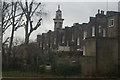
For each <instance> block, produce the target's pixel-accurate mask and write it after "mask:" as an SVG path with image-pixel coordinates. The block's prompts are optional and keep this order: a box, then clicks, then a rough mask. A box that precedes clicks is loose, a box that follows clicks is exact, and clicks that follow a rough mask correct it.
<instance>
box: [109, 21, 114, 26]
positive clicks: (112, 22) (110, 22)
mask: <svg viewBox="0 0 120 80" xmlns="http://www.w3.org/2000/svg"><path fill="white" fill-rule="evenodd" d="M108 26H109V27H113V26H114V19H110V20H109V21H108Z"/></svg>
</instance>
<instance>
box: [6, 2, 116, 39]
mask: <svg viewBox="0 0 120 80" xmlns="http://www.w3.org/2000/svg"><path fill="white" fill-rule="evenodd" d="M42 4H45V7H44V8H45V11H47V12H48V15H47V16H46V17H44V18H43V21H42V25H41V26H40V28H38V29H37V30H36V31H35V32H33V34H32V35H31V37H30V39H36V37H37V34H41V33H43V32H47V31H48V30H53V29H54V26H53V24H54V21H53V18H54V17H55V12H56V10H57V6H58V4H60V6H61V10H62V14H63V19H64V22H63V27H64V26H69V27H70V26H72V25H73V23H87V22H88V21H89V17H90V16H95V14H96V13H97V10H98V9H101V10H104V11H105V12H106V11H107V10H109V11H118V6H117V5H118V3H117V2H109V3H107V2H44V3H42ZM107 5H108V6H107ZM9 31H10V29H9V30H8V31H7V32H6V34H5V37H7V36H9V35H10V32H9ZM15 33H16V34H15V36H17V37H18V36H19V37H21V38H24V29H23V28H21V29H19V30H18V31H17V32H15Z"/></svg>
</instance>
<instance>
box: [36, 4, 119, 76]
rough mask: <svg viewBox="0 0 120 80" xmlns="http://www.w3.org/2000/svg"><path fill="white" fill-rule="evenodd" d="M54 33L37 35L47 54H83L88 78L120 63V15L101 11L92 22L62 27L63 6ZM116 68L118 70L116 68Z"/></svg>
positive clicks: (83, 67) (57, 15)
mask: <svg viewBox="0 0 120 80" xmlns="http://www.w3.org/2000/svg"><path fill="white" fill-rule="evenodd" d="M53 20H54V31H48V32H47V33H43V34H42V35H38V36H37V42H38V44H39V46H40V47H41V48H42V51H43V52H44V53H48V52H49V51H53V52H60V51H67V52H70V51H73V52H80V53H81V52H82V53H83V55H82V56H81V57H80V63H81V68H82V73H83V74H84V75H94V74H95V73H96V72H97V73H99V74H101V73H107V72H109V71H110V70H111V69H113V67H114V66H115V65H118V63H120V62H119V59H120V57H119V54H120V53H119V49H118V48H119V44H120V43H119V39H120V32H119V31H120V28H119V22H120V12H115V11H107V13H106V14H105V13H104V11H102V10H101V11H100V10H98V13H97V14H96V15H95V17H90V20H89V22H88V23H83V24H79V23H74V24H73V26H71V27H65V28H62V24H63V20H64V19H62V11H61V10H60V6H58V10H57V11H56V17H55V18H54V19H53ZM116 69H118V68H117V67H116Z"/></svg>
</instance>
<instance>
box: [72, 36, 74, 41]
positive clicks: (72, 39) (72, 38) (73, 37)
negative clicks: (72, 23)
mask: <svg viewBox="0 0 120 80" xmlns="http://www.w3.org/2000/svg"><path fill="white" fill-rule="evenodd" d="M72 42H74V35H73V34H72Z"/></svg>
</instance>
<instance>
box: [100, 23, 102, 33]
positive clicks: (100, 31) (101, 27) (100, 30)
mask: <svg viewBox="0 0 120 80" xmlns="http://www.w3.org/2000/svg"><path fill="white" fill-rule="evenodd" d="M101 28H102V26H100V25H99V33H101V32H102V29H101Z"/></svg>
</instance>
